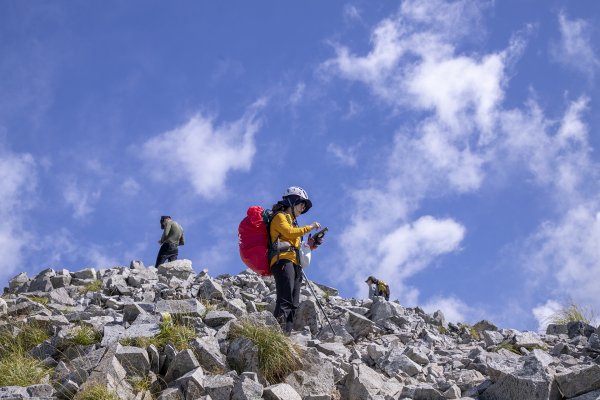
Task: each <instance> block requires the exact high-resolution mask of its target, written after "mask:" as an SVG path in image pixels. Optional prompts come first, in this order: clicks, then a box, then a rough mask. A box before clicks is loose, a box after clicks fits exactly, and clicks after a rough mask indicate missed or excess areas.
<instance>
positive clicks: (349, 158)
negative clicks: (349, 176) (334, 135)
mask: <svg viewBox="0 0 600 400" xmlns="http://www.w3.org/2000/svg"><path fill="white" fill-rule="evenodd" d="M327 152H328V153H329V154H331V155H333V157H334V158H335V159H336V160H337V161H338V162H339V163H340V164H342V165H346V166H348V167H353V166H355V165H356V153H357V148H356V147H348V148H342V147H340V146H338V145H337V144H335V143H329V145H328V146H327Z"/></svg>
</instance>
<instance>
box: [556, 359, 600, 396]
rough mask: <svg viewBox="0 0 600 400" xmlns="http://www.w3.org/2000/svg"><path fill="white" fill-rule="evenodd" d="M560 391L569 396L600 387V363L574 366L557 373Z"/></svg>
mask: <svg viewBox="0 0 600 400" xmlns="http://www.w3.org/2000/svg"><path fill="white" fill-rule="evenodd" d="M555 378H556V382H557V383H558V386H559V388H560V391H561V392H562V393H563V395H564V396H565V397H567V398H569V397H575V396H578V395H581V394H584V393H587V392H591V391H593V390H597V389H600V365H598V364H590V365H586V366H578V367H574V368H572V369H571V370H570V371H568V372H564V373H559V374H557V375H556V377H555Z"/></svg>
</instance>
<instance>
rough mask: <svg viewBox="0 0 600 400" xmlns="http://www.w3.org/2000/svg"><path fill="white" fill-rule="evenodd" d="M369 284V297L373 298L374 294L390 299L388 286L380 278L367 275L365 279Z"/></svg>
mask: <svg viewBox="0 0 600 400" xmlns="http://www.w3.org/2000/svg"><path fill="white" fill-rule="evenodd" d="M365 282H366V284H367V285H369V298H370V299H373V297H374V296H381V297H385V299H386V300H388V301H389V300H390V287H389V286H388V285H387V284H386V283H385V282H384V281H382V280H381V279H377V278H375V277H374V276H369V277H368V278H367V280H366V281H365Z"/></svg>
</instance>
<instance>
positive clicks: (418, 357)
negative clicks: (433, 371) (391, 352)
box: [404, 347, 429, 365]
mask: <svg viewBox="0 0 600 400" xmlns="http://www.w3.org/2000/svg"><path fill="white" fill-rule="evenodd" d="M404 354H406V356H407V357H408V358H410V359H411V360H413V361H414V362H416V363H417V364H419V365H427V364H429V358H428V357H427V354H426V353H425V352H424V351H423V350H422V349H420V348H418V347H408V348H407V349H406V351H405V352H404Z"/></svg>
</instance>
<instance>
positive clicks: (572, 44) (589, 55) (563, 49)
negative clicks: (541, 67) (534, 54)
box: [551, 12, 600, 77]
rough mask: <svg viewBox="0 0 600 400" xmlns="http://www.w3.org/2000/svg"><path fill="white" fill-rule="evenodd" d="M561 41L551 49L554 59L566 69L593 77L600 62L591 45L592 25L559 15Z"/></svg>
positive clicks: (562, 13)
mask: <svg viewBox="0 0 600 400" xmlns="http://www.w3.org/2000/svg"><path fill="white" fill-rule="evenodd" d="M558 22H559V28H560V36H561V37H560V41H559V43H557V44H555V45H553V46H552V47H551V55H552V57H553V59H554V60H555V61H557V62H559V63H561V64H563V65H565V66H566V67H569V68H572V69H575V70H578V71H580V72H582V73H584V74H586V75H587V76H589V77H593V76H594V74H595V72H596V71H597V69H598V67H600V60H599V59H598V57H597V56H596V54H595V53H594V50H593V49H592V45H591V38H590V34H591V27H590V24H589V23H588V22H587V21H585V20H582V19H573V20H570V19H569V18H567V16H566V15H565V14H564V12H561V13H560V14H559V15H558Z"/></svg>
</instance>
